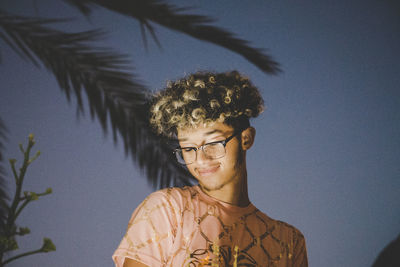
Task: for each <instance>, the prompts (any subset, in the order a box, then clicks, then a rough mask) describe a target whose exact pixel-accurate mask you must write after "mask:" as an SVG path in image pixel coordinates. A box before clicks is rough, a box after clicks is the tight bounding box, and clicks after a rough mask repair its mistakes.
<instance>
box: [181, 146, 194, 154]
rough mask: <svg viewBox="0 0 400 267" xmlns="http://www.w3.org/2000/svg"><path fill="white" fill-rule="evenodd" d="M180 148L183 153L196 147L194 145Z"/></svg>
mask: <svg viewBox="0 0 400 267" xmlns="http://www.w3.org/2000/svg"><path fill="white" fill-rule="evenodd" d="M181 150H182V152H183V153H185V152H190V151H193V150H196V148H195V147H181Z"/></svg>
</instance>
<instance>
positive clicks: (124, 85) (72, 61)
mask: <svg viewBox="0 0 400 267" xmlns="http://www.w3.org/2000/svg"><path fill="white" fill-rule="evenodd" d="M53 22H57V21H55V20H42V19H36V18H26V17H19V16H15V15H9V14H6V13H4V12H0V27H1V28H2V29H3V33H2V34H1V38H2V39H3V40H4V41H5V42H6V43H7V44H9V45H10V47H12V48H13V49H14V51H16V52H17V53H18V54H19V55H20V56H22V57H23V58H25V59H28V60H30V61H31V62H32V63H34V64H35V65H37V66H40V65H41V64H42V65H43V66H44V67H46V68H47V69H48V70H49V71H51V72H52V73H53V74H54V76H55V77H56V79H57V81H58V84H59V86H60V88H61V89H62V90H63V92H64V93H65V94H66V96H67V98H68V100H70V99H71V95H74V96H75V97H76V99H77V103H78V111H79V112H83V111H84V108H83V107H84V106H83V101H82V92H84V93H86V95H87V98H88V101H89V108H90V114H91V116H92V119H94V118H97V119H98V120H99V122H100V124H101V125H102V127H103V130H104V132H107V128H108V126H107V121H108V117H109V121H110V122H111V128H112V130H113V136H114V141H117V136H118V135H119V136H120V137H121V138H122V140H123V143H124V147H125V152H126V153H129V154H131V155H132V158H133V159H134V160H135V161H137V162H138V164H139V166H140V168H141V169H142V170H143V171H144V172H145V173H146V175H147V178H148V180H149V182H151V183H152V184H153V186H154V187H165V186H169V185H171V184H174V185H187V184H190V181H191V179H192V178H191V176H190V175H189V174H188V172H187V170H186V169H184V168H183V167H182V166H180V165H179V164H177V163H175V161H174V160H173V158H171V157H172V153H171V152H170V151H171V149H170V147H169V145H168V144H167V143H165V142H164V141H163V142H162V140H161V138H160V137H158V136H156V135H155V134H154V133H153V132H152V131H151V128H150V127H149V125H148V120H147V118H148V114H147V113H148V108H147V105H148V104H147V98H146V96H147V89H146V87H145V86H144V85H143V84H141V83H140V82H139V81H138V80H137V79H136V78H135V77H134V76H133V75H132V74H130V73H128V72H127V67H126V63H127V62H126V60H124V58H126V56H123V55H120V54H117V53H116V52H113V51H111V50H106V49H99V48H93V47H91V46H89V45H88V43H90V42H93V41H95V40H98V39H99V38H100V37H101V33H100V32H99V31H87V32H81V33H64V32H61V31H58V30H54V29H51V28H48V27H46V26H45V25H46V24H49V23H53ZM39 62H41V64H40V63H39ZM155 166H157V167H156V168H155Z"/></svg>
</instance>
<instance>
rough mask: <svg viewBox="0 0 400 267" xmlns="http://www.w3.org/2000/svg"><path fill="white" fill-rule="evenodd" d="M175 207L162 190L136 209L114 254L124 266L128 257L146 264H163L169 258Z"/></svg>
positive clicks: (114, 258) (174, 223) (119, 263)
mask: <svg viewBox="0 0 400 267" xmlns="http://www.w3.org/2000/svg"><path fill="white" fill-rule="evenodd" d="M176 227H177V222H176V207H174V206H173V204H172V202H171V199H170V197H169V196H168V195H167V194H166V193H165V192H163V191H157V192H155V193H152V194H150V195H149V196H148V197H147V198H146V199H145V200H144V201H143V202H142V203H141V204H140V205H139V206H138V207H137V208H136V210H135V211H134V212H133V214H132V217H131V219H130V220H129V223H128V227H127V230H126V234H125V235H124V237H123V238H122V240H121V243H120V244H119V246H118V248H117V249H116V250H115V252H114V254H113V256H112V258H113V260H114V263H115V266H116V267H122V266H123V264H124V261H125V258H130V259H134V260H136V261H138V262H141V263H143V264H146V265H147V266H163V265H165V263H166V262H167V260H168V257H169V254H170V249H172V245H173V241H174V234H175V231H176Z"/></svg>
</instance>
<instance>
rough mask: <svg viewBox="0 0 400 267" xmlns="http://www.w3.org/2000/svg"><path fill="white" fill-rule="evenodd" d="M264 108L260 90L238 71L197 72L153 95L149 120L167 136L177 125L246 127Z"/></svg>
mask: <svg viewBox="0 0 400 267" xmlns="http://www.w3.org/2000/svg"><path fill="white" fill-rule="evenodd" d="M263 110H264V101H263V99H262V97H261V95H260V92H259V91H258V89H257V88H256V87H255V86H254V85H253V84H252V83H251V82H250V80H249V79H248V78H246V77H244V76H242V75H241V74H240V73H239V72H237V71H231V72H226V73H212V72H196V73H194V74H191V75H188V76H186V77H185V78H183V79H180V80H176V81H173V82H168V84H167V87H166V88H164V90H162V91H160V92H158V93H157V94H155V95H154V96H153V99H152V105H151V108H150V111H151V114H150V116H151V117H150V124H151V125H152V127H154V129H155V130H156V131H157V133H158V134H162V135H164V136H167V137H173V136H174V135H176V133H177V130H178V129H182V128H187V127H196V126H198V125H201V124H203V125H211V124H212V123H214V122H223V123H226V124H228V125H231V126H233V127H234V128H238V127H239V128H247V127H248V126H249V125H250V124H249V119H250V118H252V117H257V116H258V115H259V114H260V113H261V112H262V111H263Z"/></svg>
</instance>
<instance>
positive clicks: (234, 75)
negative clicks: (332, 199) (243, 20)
mask: <svg viewBox="0 0 400 267" xmlns="http://www.w3.org/2000/svg"><path fill="white" fill-rule="evenodd" d="M262 110H263V100H262V98H261V96H260V93H259V92H258V90H257V88H256V87H254V86H253V85H252V84H251V82H250V81H249V80H248V79H246V78H245V77H243V76H241V75H240V74H239V73H238V72H236V71H234V72H229V73H204V72H199V73H195V74H192V75H189V76H187V77H186V78H183V79H181V80H178V81H175V82H172V83H170V84H169V85H168V86H167V88H166V89H164V90H163V91H162V92H160V93H159V94H158V95H156V96H155V97H154V102H153V106H152V110H151V112H152V117H151V124H152V125H153V126H154V128H155V129H156V130H157V131H158V133H160V134H164V135H166V136H168V137H174V138H177V139H178V141H179V147H178V148H177V149H175V151H174V153H175V155H176V158H177V160H178V162H179V163H181V164H184V165H186V167H187V168H188V170H189V171H190V173H191V174H192V175H193V176H194V177H195V178H196V179H197V180H198V183H199V184H198V185H195V186H191V187H184V188H167V189H163V190H160V191H157V192H155V193H152V194H151V195H149V196H148V197H147V198H146V199H145V200H144V201H143V202H142V203H141V205H140V206H139V207H138V208H137V209H136V210H135V211H134V213H133V215H132V218H131V220H130V221H129V224H128V229H127V232H126V234H125V236H124V238H123V239H122V241H121V243H120V245H119V247H118V248H117V250H116V251H115V253H114V255H113V260H114V262H115V264H116V266H117V267H123V266H124V267H133V266H220V267H224V266H276V267H280V266H299V267H304V266H307V265H308V264H307V253H306V246H305V240H304V237H303V235H302V234H301V233H300V231H299V230H297V229H296V228H294V227H293V226H291V225H289V224H287V223H284V222H281V221H276V220H273V219H271V218H270V217H268V216H267V215H266V214H264V213H262V212H261V211H259V210H258V209H257V208H256V207H255V206H254V205H253V204H251V202H250V200H249V197H248V192H247V170H246V152H247V150H249V149H250V148H251V146H252V145H253V142H254V138H255V129H254V128H253V127H251V126H250V124H249V119H250V118H251V117H257V116H258V115H259V114H260V113H261V112H262Z"/></svg>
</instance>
